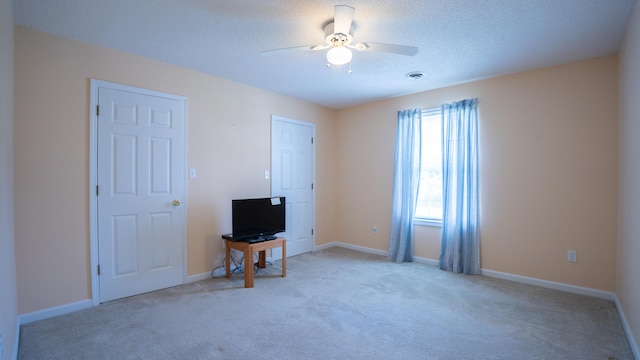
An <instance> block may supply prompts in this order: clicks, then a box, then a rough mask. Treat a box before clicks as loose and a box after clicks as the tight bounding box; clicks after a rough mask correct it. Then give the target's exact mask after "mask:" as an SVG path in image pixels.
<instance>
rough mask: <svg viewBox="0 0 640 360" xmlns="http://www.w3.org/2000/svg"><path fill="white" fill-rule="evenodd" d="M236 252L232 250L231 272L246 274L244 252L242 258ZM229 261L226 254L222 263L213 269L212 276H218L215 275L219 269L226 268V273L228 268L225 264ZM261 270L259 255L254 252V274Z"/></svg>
mask: <svg viewBox="0 0 640 360" xmlns="http://www.w3.org/2000/svg"><path fill="white" fill-rule="evenodd" d="M235 255H236V252H234V251H231V252H230V256H229V258H230V260H231V273H232V274H244V254H242V257H240V259H239V260H238V259H236V256H235ZM226 263H227V257H226V256H225V257H224V258H223V259H222V265H219V266H216V267H214V268H213V269H212V270H211V277H212V278H214V279H215V278H216V276H215V275H214V273H215V271H216V270H218V269H224V270H225V273H226V269H225V264H226ZM259 271H260V266H258V259H257V255H256V254H253V274H254V275H255V274H257V273H258V272H259Z"/></svg>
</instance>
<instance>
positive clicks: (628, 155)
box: [617, 3, 640, 357]
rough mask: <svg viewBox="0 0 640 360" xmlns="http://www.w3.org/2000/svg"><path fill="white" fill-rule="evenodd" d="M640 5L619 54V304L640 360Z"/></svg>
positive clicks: (635, 10)
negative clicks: (639, 346)
mask: <svg viewBox="0 0 640 360" xmlns="http://www.w3.org/2000/svg"><path fill="white" fill-rule="evenodd" d="M638 64H640V5H639V4H637V3H636V5H635V9H634V11H633V14H632V16H631V19H630V23H629V26H628V28H627V32H626V37H625V40H624V43H623V45H622V50H621V53H620V73H619V76H620V192H619V206H620V207H619V214H620V216H619V222H618V224H619V228H618V231H619V236H618V262H617V263H618V289H617V293H618V300H619V301H620V304H621V305H622V309H623V311H624V313H625V317H626V319H627V323H628V326H629V328H630V329H631V330H632V332H633V334H634V336H633V340H634V341H635V344H634V345H635V348H634V350H635V355H636V357H640V349H638V345H640V281H639V280H638V275H640V261H639V259H640V222H639V221H638V220H639V217H638V215H639V214H640V188H639V187H638V184H640V162H639V161H638V159H639V157H640V115H638V114H639V113H640V101H639V99H640V66H638Z"/></svg>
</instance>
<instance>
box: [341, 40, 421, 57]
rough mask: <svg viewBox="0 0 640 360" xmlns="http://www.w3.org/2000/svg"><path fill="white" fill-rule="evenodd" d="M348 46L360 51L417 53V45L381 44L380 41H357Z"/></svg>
mask: <svg viewBox="0 0 640 360" xmlns="http://www.w3.org/2000/svg"><path fill="white" fill-rule="evenodd" d="M350 47H352V48H354V49H356V50H360V51H378V52H386V53H391V54H398V55H407V56H413V55H415V54H417V53H418V48H417V47H415V46H407V45H395V44H381V43H371V42H367V43H357V44H355V45H353V46H350Z"/></svg>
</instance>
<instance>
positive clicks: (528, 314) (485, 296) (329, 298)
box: [18, 247, 633, 360]
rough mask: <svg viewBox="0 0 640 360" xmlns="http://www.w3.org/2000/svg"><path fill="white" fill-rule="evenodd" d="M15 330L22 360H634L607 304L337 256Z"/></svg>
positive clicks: (299, 259)
mask: <svg viewBox="0 0 640 360" xmlns="http://www.w3.org/2000/svg"><path fill="white" fill-rule="evenodd" d="M279 264H280V262H279V261H276V262H275V264H274V265H271V266H268V267H267V268H266V269H263V270H261V271H260V272H258V274H256V278H255V287H254V288H251V289H245V288H244V287H243V286H244V281H243V275H242V274H234V275H232V277H231V278H230V279H225V278H217V279H208V280H203V281H199V282H195V283H191V284H186V285H182V286H177V287H173V288H169V289H165V290H160V291H155V292H151V293H147V294H142V295H138V296H133V297H130V298H125V299H120V300H115V301H111V302H108V303H104V304H101V305H99V306H95V307H92V308H90V309H86V310H82V311H78V312H74V313H71V314H67V315H63V316H59V317H56V318H51V319H46V320H42V321H38V322H34V323H30V324H26V325H23V326H22V327H21V330H20V345H19V355H18V358H19V359H22V360H26V359H582V360H584V359H620V360H622V359H633V355H632V352H631V349H630V347H629V344H628V343H627V340H626V337H625V333H624V330H623V328H622V325H621V323H620V319H619V318H618V314H617V312H616V308H615V305H614V303H613V302H611V301H607V300H603V299H598V298H592V297H588V296H583V295H577V294H571V293H565V292H561V291H557V290H551V289H546V288H540V287H535V286H530V285H525V284H520V283H515V282H510V281H506V280H501V279H495V278H488V277H484V276H465V275H459V274H453V273H450V272H445V271H441V270H438V269H437V268H435V267H433V266H429V265H425V264H419V263H403V264H396V263H394V262H389V261H387V260H386V259H385V258H384V257H382V256H378V255H372V254H366V253H361V252H357V251H353V250H348V249H344V248H339V247H333V248H329V249H326V250H322V251H317V252H313V253H307V254H303V255H299V256H295V257H290V258H288V259H287V277H286V278H282V277H280V271H281V269H280V267H279Z"/></svg>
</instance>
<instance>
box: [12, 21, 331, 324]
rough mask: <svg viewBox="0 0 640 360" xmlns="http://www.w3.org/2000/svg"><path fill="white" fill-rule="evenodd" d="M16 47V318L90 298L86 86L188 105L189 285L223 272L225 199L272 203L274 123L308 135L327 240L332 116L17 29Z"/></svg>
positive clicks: (322, 235)
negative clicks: (298, 126)
mask: <svg viewBox="0 0 640 360" xmlns="http://www.w3.org/2000/svg"><path fill="white" fill-rule="evenodd" d="M15 46H16V47H15V60H16V61H15V63H16V67H15V96H16V100H15V119H16V121H15V138H14V141H15V203H16V205H15V231H16V259H17V279H18V300H19V309H18V310H19V313H21V314H23V313H29V312H33V311H36V310H41V309H47V308H51V307H55V306H59V305H64V304H69V303H73V302H76V301H81V300H85V299H89V298H90V296H91V293H90V292H91V290H90V289H91V284H90V280H91V279H90V273H89V263H90V262H89V190H88V176H89V175H88V174H89V151H88V148H89V123H88V118H89V109H88V108H89V79H90V78H96V79H101V80H107V81H111V82H116V83H122V84H127V85H132V86H137V87H142V88H148V89H152V90H157V91H163V92H168V93H173V94H178V95H183V96H186V97H187V98H188V121H187V133H188V135H187V136H188V137H187V144H188V145H187V152H188V158H187V166H188V167H195V168H197V170H198V177H197V179H188V180H187V181H188V182H187V206H188V207H187V216H188V224H187V238H188V239H187V247H188V273H189V275H197V274H202V273H205V272H208V271H211V269H212V268H213V267H214V266H216V265H221V259H222V250H223V248H222V242H221V240H220V235H221V234H223V233H226V232H230V230H231V214H230V207H231V206H230V204H231V199H232V198H235V197H251V196H268V195H269V194H270V182H269V181H268V180H265V179H264V170H268V169H270V124H271V115H272V114H275V115H281V116H284V117H288V118H293V119H298V120H303V121H308V122H311V123H314V124H316V136H317V142H316V158H317V159H316V161H317V166H316V171H317V182H316V183H317V192H316V199H317V200H316V201H317V204H316V207H317V213H316V231H317V232H316V244H323V243H327V242H330V241H333V240H334V238H335V228H336V226H335V205H334V202H333V201H332V200H333V199H332V196H333V194H334V193H335V186H336V185H335V181H336V180H335V178H336V177H335V165H334V161H333V159H334V158H335V157H336V153H335V150H334V148H335V146H334V141H335V140H334V134H335V121H334V116H335V115H334V111H332V110H329V109H326V108H323V107H320V106H316V105H312V104H309V103H305V102H302V101H298V100H294V99H291V98H289V97H285V96H280V95H277V94H274V93H270V92H267V91H263V90H259V89H256V88H252V87H248V86H244V85H241V84H238V83H234V82H230V81H226V80H223V79H220V78H216V77H212V76H208V75H204V74H202V73H198V72H195V71H190V70H186V69H183V68H179V67H176V66H172V65H168V64H165V63H161V62H157V61H152V60H149V59H146V58H142V57H139V56H134V55H131V54H126V53H122V52H119V51H115V50H110V49H106V48H102V47H98V46H93V45H88V44H85V43H80V42H76V41H72V40H68V39H64V38H61V37H57V36H53V35H49V34H45V33H42V32H38V31H35V30H32V29H28V28H24V27H21V26H17V27H16V30H15ZM239 145H241V146H239ZM229 174H233V175H229ZM185 176H186V174H185Z"/></svg>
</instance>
